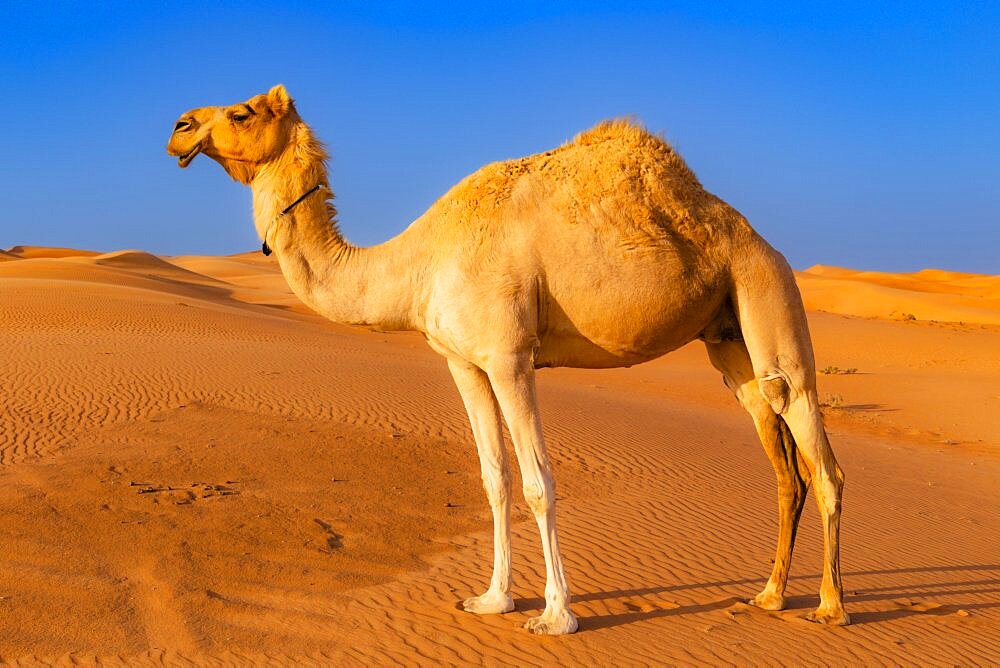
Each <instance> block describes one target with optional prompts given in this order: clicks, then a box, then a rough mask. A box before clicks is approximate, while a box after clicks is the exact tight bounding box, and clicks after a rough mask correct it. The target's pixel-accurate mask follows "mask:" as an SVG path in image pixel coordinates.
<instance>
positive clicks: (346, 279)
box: [250, 121, 416, 330]
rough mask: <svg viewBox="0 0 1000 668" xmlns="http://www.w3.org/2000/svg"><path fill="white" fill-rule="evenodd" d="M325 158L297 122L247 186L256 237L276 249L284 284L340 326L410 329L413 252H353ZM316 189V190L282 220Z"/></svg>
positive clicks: (391, 246)
mask: <svg viewBox="0 0 1000 668" xmlns="http://www.w3.org/2000/svg"><path fill="white" fill-rule="evenodd" d="M327 157H328V156H327V153H326V150H325V149H324V147H323V144H322V143H321V142H320V141H319V140H317V139H316V138H315V137H314V136H313V134H312V131H311V130H310V129H309V127H308V126H307V125H306V124H305V123H303V122H302V121H298V122H297V123H296V124H295V125H294V127H293V128H292V130H291V137H290V139H289V142H288V146H286V148H285V150H284V151H283V152H282V153H281V155H279V156H278V157H277V158H276V159H275V160H272V161H271V162H268V163H266V164H264V165H261V166H260V167H259V169H258V170H257V172H256V174H255V175H254V178H253V180H252V181H251V183H250V186H251V188H252V190H253V208H254V224H255V226H256V228H257V234H258V235H259V236H260V238H261V239H263V240H265V241H266V242H267V244H268V246H270V248H271V249H272V250H273V251H274V254H275V256H276V257H277V259H278V263H279V264H280V265H281V272H282V274H284V276H285V280H286V281H287V282H288V285H289V287H291V288H292V290H293V291H294V292H295V294H296V295H297V296H298V297H299V299H301V300H302V301H303V302H304V303H305V304H306V305H307V306H309V307H310V308H311V309H313V310H314V311H316V312H318V313H320V314H321V315H323V316H325V317H327V318H329V319H330V320H333V321H335V322H340V323H345V324H357V325H366V326H371V327H376V328H379V329H385V330H400V329H413V328H414V323H415V320H414V312H415V308H414V303H413V301H412V299H413V298H412V295H413V287H414V285H413V281H414V280H415V278H416V277H415V276H413V275H412V274H411V272H410V271H409V268H410V267H413V266H415V265H414V262H413V261H412V258H411V257H410V256H411V255H412V253H410V252H406V251H405V249H404V248H401V244H399V243H387V244H382V245H381V246H374V247H372V248H358V247H356V246H352V245H351V244H349V243H348V242H347V241H346V240H345V239H344V237H343V236H342V235H341V233H340V229H339V227H338V224H337V218H336V217H337V210H336V208H335V207H334V205H333V192H332V191H331V190H330V184H329V181H328V179H327V167H326V161H327ZM316 185H319V186H320V188H319V190H318V191H316V192H314V193H311V194H309V195H308V196H306V197H305V198H304V199H302V201H301V202H299V203H298V204H296V205H295V206H294V208H292V209H291V210H290V211H289V212H288V213H287V214H285V215H281V212H282V210H284V209H285V208H286V207H288V206H289V205H291V204H293V203H294V202H295V201H296V200H297V199H299V198H300V197H302V195H303V194H305V193H307V192H308V191H309V190H311V189H312V188H314V187H315V186H316ZM404 246H405V245H404Z"/></svg>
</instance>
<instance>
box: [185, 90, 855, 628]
mask: <svg viewBox="0 0 1000 668" xmlns="http://www.w3.org/2000/svg"><path fill="white" fill-rule="evenodd" d="M167 151H168V153H169V154H170V155H172V156H176V157H177V158H178V163H179V165H180V167H181V168H184V167H187V166H188V165H189V164H190V163H191V161H192V160H193V159H194V158H195V157H196V156H197V155H198V154H199V153H204V154H205V155H207V156H208V157H210V158H212V159H213V160H215V161H216V162H218V163H219V164H220V165H222V167H223V169H225V170H226V172H228V173H229V175H230V176H232V177H233V178H234V179H236V180H237V181H240V182H241V183H244V184H246V185H249V186H250V188H251V190H252V192H253V211H254V224H255V226H256V230H257V234H258V235H259V236H260V238H261V240H262V241H263V245H262V249H263V250H264V252H265V253H269V252H271V251H272V250H273V253H274V254H275V255H276V257H277V261H278V263H279V265H280V267H281V271H282V273H283V274H284V276H285V278H286V279H287V281H288V285H289V286H291V289H292V290H293V291H294V292H295V294H296V295H297V296H298V297H299V298H300V299H301V300H302V301H303V302H304V303H305V304H306V305H307V306H309V307H310V308H311V309H313V310H314V311H316V312H317V313H319V314H320V315H322V316H325V317H326V318H329V319H330V320H333V321H335V322H339V323H348V324H354V325H362V326H368V327H371V328H377V329H379V330H411V331H417V332H421V333H422V334H423V335H424V337H425V338H426V340H427V343H428V344H429V345H430V347H431V348H432V349H433V350H435V351H437V352H438V353H440V354H441V355H443V356H444V357H445V359H446V360H447V364H448V368H449V369H450V371H451V374H452V376H453V377H454V381H455V384H456V385H457V387H458V391H459V393H460V394H461V398H462V400H463V403H464V404H465V408H466V411H467V412H468V416H469V421H470V423H471V426H472V433H473V437H474V439H475V443H476V447H477V450H478V453H479V458H480V463H481V466H482V479H483V484H484V487H485V488H486V496H487V499H488V501H489V505H490V507H491V510H492V513H493V552H494V555H493V562H494V563H493V575H492V578H491V580H490V584H489V588H488V589H487V590H486V592H485V593H483V594H482V595H480V596H476V597H473V598H469V599H467V600H465V601H464V602H463V603H462V606H463V607H464V609H465V610H467V611H469V612H472V613H477V614H499V613H506V612H510V611H511V610H513V609H514V601H513V599H512V597H511V593H510V592H511V562H510V549H511V547H510V507H511V506H510V504H511V490H510V486H511V482H510V474H509V469H508V461H507V454H506V448H505V446H504V443H503V436H502V430H501V419H503V420H505V421H506V423H507V426H508V428H509V432H510V438H511V441H512V444H513V449H514V452H515V455H516V458H517V463H518V465H519V467H520V471H521V479H522V483H523V484H522V491H523V494H524V499H525V501H526V502H527V505H528V507H529V508H530V510H531V512H532V514H533V515H534V518H535V520H536V522H537V524H538V529H539V531H540V533H541V540H542V547H543V553H544V558H545V572H546V582H545V609H544V611H543V612H542V614H541V615H539V616H537V617H533V618H531V619H530V620H528V621H527V623H526V624H525V627H526V628H528V629H529V630H530V631H532V632H534V633H539V634H551V635H559V634H565V633H572V632H574V631H575V630H576V629H577V619H576V617H575V616H574V614H573V613H572V611H571V610H570V608H569V602H570V592H569V587H568V585H567V582H566V577H565V574H564V570H563V563H562V558H561V556H560V551H559V540H558V536H557V532H556V514H555V483H554V481H553V478H552V473H551V467H550V464H549V457H548V454H547V453H546V447H545V440H544V438H543V435H542V424H541V421H540V418H539V412H538V401H537V396H536V389H535V371H536V369H540V368H544V367H558V366H563V367H578V368H608V367H627V366H631V365H633V364H639V363H641V362H646V361H648V360H652V359H654V358H656V357H659V356H661V355H663V354H665V353H667V352H669V351H671V350H675V349H676V348H678V347H680V346H682V345H684V344H686V343H688V342H690V341H693V340H695V339H701V340H703V341H704V343H705V346H706V348H707V350H708V356H709V359H710V360H711V363H712V364H713V365H714V366H715V367H716V368H717V369H718V370H719V371H720V372H721V373H722V375H723V380H724V382H725V384H726V385H727V386H728V387H729V388H730V390H732V392H733V393H734V394H735V395H736V397H737V399H738V400H739V402H740V403H741V404H742V406H743V407H744V408H745V409H746V410H747V412H749V413H750V416H751V417H752V419H753V422H754V425H755V426H756V429H757V433H758V435H759V437H760V440H761V443H762V444H763V446H764V450H765V452H766V454H767V456H768V458H769V459H770V461H771V464H772V465H773V468H774V471H775V474H776V476H777V480H778V518H779V530H778V544H777V550H776V556H775V559H774V567H773V570H772V572H771V575H770V577H769V578H768V580H767V583H766V585H765V586H764V588H763V590H762V591H760V593H758V594H757V595H756V596H754V597H753V598H752V599H750V601H749V602H750V603H751V604H753V605H755V606H759V607H760V608H763V609H766V610H780V609H783V608H784V607H785V603H786V602H785V597H784V591H785V584H786V581H787V578H788V569H789V565H790V563H791V556H792V549H793V544H794V540H795V531H796V527H797V525H798V521H799V516H800V513H801V511H802V507H803V503H804V501H805V497H806V492H807V490H808V487H809V485H810V483H811V482H813V483H815V484H814V489H815V496H816V502H817V505H818V506H819V510H820V514H821V516H822V523H823V539H824V540H823V543H824V555H823V556H824V558H823V576H822V582H821V585H820V603H819V606H818V607H817V608H816V610H814V611H812V612H810V613H809V614H808V616H807V618H808V619H810V620H812V621H815V622H820V623H825V624H838V625H839V624H847V623H849V617H848V615H847V613H846V612H845V611H844V606H843V587H842V584H841V577H840V559H839V552H840V511H841V494H842V490H843V485H844V473H843V471H841V469H840V467H839V466H838V464H837V460H836V458H835V457H834V453H833V451H832V449H831V447H830V443H829V440H828V439H827V435H826V432H825V429H824V426H823V418H822V415H821V413H820V408H819V401H818V399H817V393H816V372H815V361H814V356H813V350H812V342H811V340H810V337H809V331H808V326H807V323H806V317H805V311H804V308H803V306H802V299H801V296H800V295H799V291H798V288H797V287H796V284H795V280H794V276H793V274H792V271H791V269H790V268H789V266H788V263H787V262H786V261H785V259H784V257H783V256H782V255H781V254H780V253H778V252H777V251H776V250H774V249H773V248H772V247H771V246H770V245H769V244H768V243H767V242H766V241H764V240H763V239H762V238H761V237H760V236H759V235H758V234H757V233H756V232H755V231H754V230H753V229H752V228H751V227H750V225H749V223H748V222H747V221H746V219H745V218H744V217H743V216H741V215H740V214H739V213H738V212H737V211H736V210H735V209H733V208H732V207H730V206H729V205H727V204H726V203H725V202H723V201H722V200H721V199H719V198H718V197H716V196H714V195H712V194H710V193H708V192H707V191H706V190H705V189H704V188H702V186H701V184H700V183H699V182H698V179H697V178H696V177H695V175H694V173H693V172H692V171H691V170H690V169H689V168H688V167H687V165H686V164H685V162H684V161H683V160H682V158H681V157H680V155H678V153H677V152H676V151H675V150H674V149H673V148H672V147H671V146H670V145H668V144H667V143H666V142H665V141H664V140H663V139H661V138H660V137H658V136H656V135H653V134H651V133H649V132H647V131H646V130H645V129H644V128H643V127H641V126H640V125H639V124H638V123H637V122H634V121H628V120H614V121H608V122H603V123H601V124H599V125H597V126H596V127H594V128H592V129H590V130H588V131H586V132H583V133H582V134H580V135H578V136H577V137H576V138H575V139H574V140H573V141H570V142H568V143H566V144H564V145H562V146H560V147H558V148H556V149H554V150H550V151H546V152H545V153H540V154H538V155H533V156H529V157H526V158H522V159H518V160H508V161H505V162H496V163H492V164H489V165H487V166H485V167H483V168H482V169H480V170H479V171H477V172H475V173H474V174H472V175H470V176H468V177H466V178H465V179H464V180H462V181H461V182H459V183H458V184H457V185H456V186H454V187H453V188H452V189H451V190H449V191H448V192H447V193H446V194H445V195H444V196H443V197H441V198H440V199H439V200H438V201H437V202H435V203H434V204H433V205H432V206H431V207H430V209H429V210H428V211H427V212H426V213H424V214H423V215H422V216H420V217H419V218H418V219H417V220H416V221H414V222H413V223H412V224H411V225H410V226H409V227H407V228H406V230H405V231H403V232H402V233H401V234H400V235H399V236H397V237H395V238H394V239H391V240H389V241H387V242H385V243H383V244H380V245H378V246H374V247H370V248H361V247H355V246H352V245H351V244H349V243H348V242H347V241H346V240H345V239H344V237H343V236H342V234H341V233H340V230H339V227H338V222H337V212H336V208H335V207H334V205H333V193H332V191H331V190H330V186H329V182H328V180H327V169H326V162H327V157H328V156H327V153H326V151H325V149H324V147H323V145H322V144H321V143H320V142H319V141H318V140H317V139H316V138H315V137H314V135H313V132H312V130H311V129H310V128H309V126H308V125H306V123H304V122H303V121H302V119H301V117H300V116H299V114H298V112H297V111H296V108H295V104H294V101H293V100H292V98H291V97H290V96H289V94H288V91H287V90H286V89H285V88H284V86H281V85H278V86H275V87H274V88H272V89H271V90H270V91H268V92H267V93H266V94H261V95H256V96H254V97H251V98H250V99H248V100H246V101H245V102H240V103H238V104H233V105H230V106H214V107H201V108H198V109H193V110H191V111H189V112H187V113H185V114H184V115H182V116H181V117H180V119H179V120H178V121H177V122H176V124H175V125H174V129H173V133H172V134H171V136H170V141H169V143H168V146H167Z"/></svg>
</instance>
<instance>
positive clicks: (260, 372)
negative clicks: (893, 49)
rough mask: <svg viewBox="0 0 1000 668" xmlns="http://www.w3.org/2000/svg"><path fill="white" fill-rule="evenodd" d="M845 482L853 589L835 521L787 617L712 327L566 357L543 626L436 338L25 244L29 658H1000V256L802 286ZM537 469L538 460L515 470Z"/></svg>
mask: <svg viewBox="0 0 1000 668" xmlns="http://www.w3.org/2000/svg"><path fill="white" fill-rule="evenodd" d="M798 280H799V285H800V287H801V288H802V291H803V296H804V298H805V302H806V306H807V308H808V309H809V312H810V313H809V319H810V327H811V330H812V334H813V340H814V343H815V347H816V357H817V366H818V368H820V369H825V370H826V371H827V373H821V374H820V377H819V386H820V396H821V397H822V398H823V399H824V402H825V403H826V404H827V407H826V409H825V414H826V416H827V424H828V428H829V430H830V432H831V439H832V441H833V444H834V447H835V449H836V451H837V455H838V458H839V460H840V463H841V466H842V467H843V468H844V469H845V471H846V474H847V487H846V491H845V502H844V516H843V555H842V558H843V567H844V581H845V587H846V592H847V595H846V605H847V608H848V611H849V612H850V614H851V616H852V619H853V622H854V623H853V624H852V625H851V626H848V627H842V628H829V627H821V626H816V625H813V624H810V623H808V622H806V621H804V620H803V619H802V617H803V615H804V614H805V613H806V612H808V611H809V610H810V609H812V608H813V607H814V606H815V605H816V602H817V596H816V594H815V592H816V590H817V587H818V581H819V568H820V565H821V541H820V528H819V520H818V514H817V513H816V510H815V507H814V506H813V504H812V503H811V502H810V503H809V504H808V505H807V507H806V512H805V515H804V518H803V521H802V525H801V526H800V530H799V537H798V543H797V550H796V557H795V561H794V563H793V566H792V578H791V580H790V582H789V601H790V605H789V608H788V609H787V610H785V611H782V612H765V611H761V610H758V609H755V608H751V607H749V606H747V605H745V604H744V603H742V601H743V600H744V599H745V598H746V597H748V596H750V595H752V594H753V593H755V592H756V591H757V590H759V588H760V586H761V585H762V583H763V582H764V581H765V580H766V576H767V574H768V572H769V571H770V564H769V560H770V559H771V557H772V556H773V548H774V540H775V533H776V525H777V510H776V499H775V482H774V476H773V473H772V472H771V469H770V466H769V464H768V463H767V461H766V459H765V457H764V455H763V452H762V451H761V449H760V446H759V444H758V441H757V438H756V435H755V433H754V431H753V427H752V425H751V422H750V420H749V418H748V416H747V415H746V414H745V413H744V412H743V411H742V409H741V408H740V407H739V406H738V405H737V404H736V402H735V400H734V399H733V398H732V396H731V395H730V394H729V392H728V391H727V390H726V389H725V388H724V387H723V386H722V382H721V379H720V377H719V375H718V373H717V372H716V371H714V370H713V369H712V368H711V366H710V365H709V364H708V361H707V358H706V355H705V353H704V350H703V348H702V347H701V346H700V345H699V344H692V345H689V346H686V347H685V348H683V349H681V350H679V351H676V352H675V353H672V354H671V355H668V356H667V357H665V358H662V359H660V360H657V361H655V362H652V363H649V364H645V365H641V366H638V367H635V368H632V369H615V370H607V371H584V370H572V369H553V370H545V371H542V372H541V373H540V375H539V385H540V393H541V402H542V410H543V419H544V420H545V428H546V433H547V436H548V443H549V451H550V454H551V456H552V459H553V465H554V468H555V474H556V480H557V482H558V493H559V505H558V508H559V523H560V533H561V536H560V538H561V541H562V544H563V558H564V560H565V565H566V569H567V576H568V578H569V580H570V585H571V587H572V589H573V591H574V603H573V609H574V611H575V612H576V613H577V615H578V616H579V619H580V631H579V632H578V633H577V634H575V635H572V636H567V637H559V638H546V637H537V636H532V635H529V634H528V633H527V632H526V631H524V630H522V629H521V628H519V627H520V624H521V623H523V621H524V620H525V619H527V618H528V616H529V615H531V614H537V613H538V611H540V610H541V608H542V607H544V601H543V600H542V587H543V581H544V572H543V565H542V557H541V551H540V546H539V544H538V535H537V530H536V528H535V526H534V522H533V521H531V520H530V519H529V514H528V513H527V509H526V508H525V506H524V505H523V503H518V504H516V505H515V520H516V525H515V532H514V550H515V552H514V572H515V589H514V594H515V601H516V604H517V611H516V612H514V613H511V614H508V615H503V616H491V617H476V616H473V615H470V614H468V613H464V612H460V611H459V610H458V609H457V608H456V604H457V603H458V602H459V601H461V600H462V599H463V598H465V597H468V596H472V595H475V594H478V593H481V591H482V590H483V589H484V588H485V585H486V584H487V582H488V580H489V571H490V567H491V546H490V535H491V534H490V521H491V519H490V513H489V509H488V507H487V504H486V499H485V495H484V494H483V492H482V490H481V487H480V482H479V471H478V461H477V458H476V455H475V448H474V445H473V443H472V438H471V434H470V432H469V427H468V422H467V419H466V417H465V414H464V411H463V408H462V404H461V400H460V399H459V396H458V393H457V390H455V388H454V386H453V385H452V381H451V378H450V376H449V374H448V371H447V368H446V366H445V363H444V361H443V360H442V359H441V358H440V357H439V356H438V355H436V354H435V353H433V352H431V351H430V350H429V349H428V348H427V346H426V345H425V344H424V342H423V341H422V339H421V338H420V337H419V336H415V335H410V334H386V333H380V332H369V331H365V330H360V329H352V328H348V327H342V326H338V325H333V324H330V323H328V322H326V321H325V320H322V319H320V318H319V317H317V316H315V315H313V314H312V313H310V312H309V310H308V309H306V308H305V307H304V306H302V305H301V304H300V303H299V302H298V300H296V298H295V297H294V296H293V295H292V294H291V293H290V291H289V290H288V288H287V286H286V285H285V282H284V279H283V278H282V276H281V274H280V272H279V271H278V268H277V265H276V263H275V262H274V261H273V259H267V258H263V257H262V256H261V255H259V254H252V253H248V254H244V255H236V256H230V257H201V256H187V257H167V258H160V257H156V256H153V255H150V254H148V253H144V252H141V251H121V252H116V253H108V254H101V253H97V252H92V251H75V250H73V249H63V248H60V249H48V248H38V247H24V246H18V247H14V248H11V249H9V250H7V251H3V252H0V342H2V350H3V351H4V356H3V360H2V363H0V379H2V393H0V397H2V404H0V546H2V550H0V663H13V664H19V663H24V664H27V665H35V664H37V663H39V662H54V663H65V664H69V663H72V662H74V661H83V662H93V661H94V660H95V659H98V658H100V659H102V660H104V661H106V662H108V663H110V664H112V665H113V664H116V663H127V664H136V663H143V662H150V663H159V662H162V661H168V662H183V661H185V660H188V661H194V662H198V663H210V662H213V661H215V662H217V663H220V664H228V663H239V662H247V663H268V662H270V663H274V664H284V663H288V662H290V661H292V660H297V661H299V662H302V663H305V664H308V663H315V664H329V663H337V664H341V665H343V664H373V663H377V664H383V663H388V662H391V661H398V662H404V663H414V662H423V663H467V662H469V663H488V664H501V663H507V664H511V663H516V664H560V665H566V664H580V665H609V664H614V665H635V664H648V663H669V664H704V663H706V662H709V663H737V664H747V663H757V664H760V663H765V664H795V665H800V664H844V663H852V664H859V663H865V664H872V663H877V664H886V663H891V664H896V663H904V664H917V663H919V664H921V665H945V664H948V665H952V664H990V663H992V664H996V663H998V662H1000V649H998V647H1000V549H998V547H997V546H998V545H1000V526H998V522H997V518H998V517H1000V493H998V492H1000V484H998V480H1000V355H998V351H1000V277H996V276H980V275H972V274H960V273H956V272H943V271H935V270H925V271H921V272H917V273H914V274H905V275H904V274H887V273H879V272H862V271H854V270H850V269H843V268H836V267H824V266H817V267H812V268H810V269H808V270H806V271H804V272H801V273H799V274H798ZM518 488H519V483H518V482H517V481H515V489H518Z"/></svg>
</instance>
